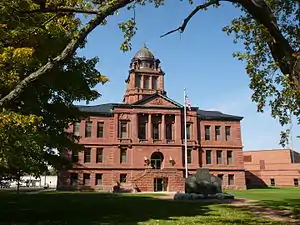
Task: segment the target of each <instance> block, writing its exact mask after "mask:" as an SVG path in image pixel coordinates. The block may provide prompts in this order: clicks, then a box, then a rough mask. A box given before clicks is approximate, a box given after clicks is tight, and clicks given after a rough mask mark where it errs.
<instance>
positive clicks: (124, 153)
mask: <svg viewBox="0 0 300 225" xmlns="http://www.w3.org/2000/svg"><path fill="white" fill-rule="evenodd" d="M126 159H127V149H126V148H121V152H120V163H126Z"/></svg>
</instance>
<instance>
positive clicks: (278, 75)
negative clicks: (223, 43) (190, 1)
mask: <svg viewBox="0 0 300 225" xmlns="http://www.w3.org/2000/svg"><path fill="white" fill-rule="evenodd" d="M266 2H267V3H268V4H269V6H270V8H271V10H272V12H273V13H274V16H275V17H276V19H277V23H278V26H279V29H280V31H281V32H282V34H283V35H284V37H285V38H286V39H287V40H288V41H289V44H290V46H292V47H293V48H294V49H295V50H296V49H297V48H298V47H299V44H300V39H299V33H300V30H299V16H300V15H299V8H298V7H299V6H298V3H297V0H291V1H290V0H266ZM237 7H239V8H240V9H241V10H242V11H243V15H242V16H240V17H238V18H235V19H234V20H233V21H232V22H231V25H229V26H226V27H224V28H223V31H225V32H226V33H227V34H228V35H233V37H234V42H235V43H237V42H241V43H243V45H244V50H243V51H242V52H238V53H234V57H236V58H237V59H238V60H242V61H245V62H246V68H245V69H246V71H247V74H248V75H249V77H250V85H249V87H250V88H251V89H252V90H253V95H252V100H253V101H254V102H255V103H256V104H257V110H258V111H259V112H263V111H264V109H265V108H266V107H270V108H271V115H272V117H274V118H277V119H278V120H279V122H280V124H281V125H282V126H284V125H287V124H289V123H290V113H291V114H292V115H294V116H296V117H297V119H298V122H299V119H300V95H299V91H298V90H297V89H295V87H294V86H293V83H292V82H291V79H290V77H289V74H283V73H282V72H281V71H280V70H279V69H280V68H279V64H280V62H281V61H280V60H281V59H277V58H274V54H275V55H276V54H277V53H276V52H271V49H273V48H274V47H276V49H280V47H279V46H270V44H269V43H272V40H273V39H272V38H273V37H272V36H271V35H270V33H269V32H268V31H267V29H266V27H264V26H263V25H262V24H259V23H258V22H257V20H256V19H257V18H254V17H253V16H252V15H250V14H249V13H248V12H247V11H246V10H245V9H244V8H242V7H241V6H237ZM272 53H273V54H272ZM283 60H288V59H283ZM287 135H289V132H283V133H282V140H281V144H282V143H284V142H283V140H286V136H287Z"/></svg>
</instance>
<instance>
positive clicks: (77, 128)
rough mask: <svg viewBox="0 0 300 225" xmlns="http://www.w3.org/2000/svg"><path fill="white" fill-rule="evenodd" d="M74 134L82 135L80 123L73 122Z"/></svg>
mask: <svg viewBox="0 0 300 225" xmlns="http://www.w3.org/2000/svg"><path fill="white" fill-rule="evenodd" d="M73 134H74V135H75V136H80V123H74V124H73Z"/></svg>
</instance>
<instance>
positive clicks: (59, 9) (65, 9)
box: [24, 6, 99, 14]
mask: <svg viewBox="0 0 300 225" xmlns="http://www.w3.org/2000/svg"><path fill="white" fill-rule="evenodd" d="M58 12H65V13H85V14H99V10H95V9H81V8H74V7H68V6H61V7H48V8H39V9H34V10H30V11H24V13H29V14H30V13H58Z"/></svg>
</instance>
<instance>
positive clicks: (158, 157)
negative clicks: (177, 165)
mask: <svg viewBox="0 0 300 225" xmlns="http://www.w3.org/2000/svg"><path fill="white" fill-rule="evenodd" d="M163 160H164V155H163V154H162V153H161V152H153V153H152V155H151V168H152V169H161V165H162V162H163Z"/></svg>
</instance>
